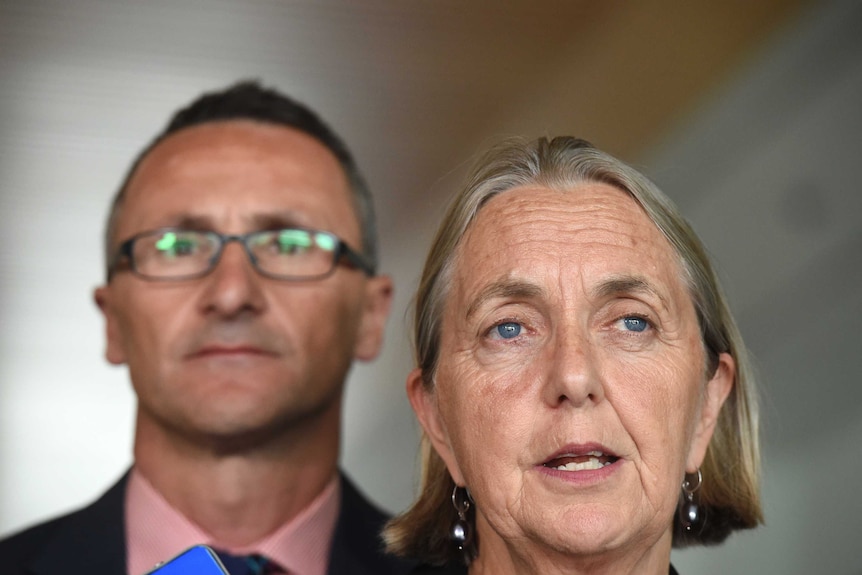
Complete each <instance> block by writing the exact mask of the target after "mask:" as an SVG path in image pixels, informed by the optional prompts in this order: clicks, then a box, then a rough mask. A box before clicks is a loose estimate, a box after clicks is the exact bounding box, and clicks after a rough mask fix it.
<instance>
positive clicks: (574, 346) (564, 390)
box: [544, 329, 605, 407]
mask: <svg viewBox="0 0 862 575" xmlns="http://www.w3.org/2000/svg"><path fill="white" fill-rule="evenodd" d="M595 351H596V350H595V349H594V347H593V344H592V343H591V342H590V340H589V337H587V336H586V335H584V334H583V333H580V330H574V329H570V330H567V331H565V332H561V333H560V334H558V336H557V337H556V338H555V341H554V342H553V343H552V348H551V353H550V354H549V356H550V365H549V368H548V370H547V375H546V378H547V381H546V382H545V388H544V395H545V401H546V402H547V403H548V405H551V406H552V407H558V406H562V405H564V404H567V403H568V404H571V405H573V406H575V407H581V406H584V405H588V404H596V403H599V402H601V401H602V400H603V399H604V396H605V391H604V383H603V381H602V379H601V376H600V371H599V369H598V368H599V366H598V364H597V357H596V355H597V354H596V353H595Z"/></svg>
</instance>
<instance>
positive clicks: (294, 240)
mask: <svg viewBox="0 0 862 575" xmlns="http://www.w3.org/2000/svg"><path fill="white" fill-rule="evenodd" d="M276 243H277V247H278V252H279V253H281V254H301V253H304V252H306V251H308V250H309V249H310V248H311V244H312V241H311V234H309V233H308V232H305V231H302V230H284V231H282V232H281V233H279V234H278V237H277V239H276Z"/></svg>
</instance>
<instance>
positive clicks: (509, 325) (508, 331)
mask: <svg viewBox="0 0 862 575" xmlns="http://www.w3.org/2000/svg"><path fill="white" fill-rule="evenodd" d="M520 333H521V324H518V323H515V322H513V321H507V322H506V323H501V324H500V325H498V326H497V334H498V335H499V336H500V337H502V338H503V339H512V338H513V337H517V336H518V335H519V334H520Z"/></svg>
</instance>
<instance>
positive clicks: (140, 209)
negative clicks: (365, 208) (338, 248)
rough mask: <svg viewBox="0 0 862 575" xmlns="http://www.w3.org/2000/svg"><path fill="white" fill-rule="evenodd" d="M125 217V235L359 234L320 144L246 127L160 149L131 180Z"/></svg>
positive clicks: (192, 132)
mask: <svg viewBox="0 0 862 575" xmlns="http://www.w3.org/2000/svg"><path fill="white" fill-rule="evenodd" d="M122 211H123V214H122V216H121V225H120V227H121V228H124V227H127V226H126V225H125V224H131V226H132V228H134V229H131V230H129V229H126V230H123V231H122V232H121V235H127V234H128V233H137V232H140V231H142V229H137V228H139V227H143V228H145V227H148V226H150V227H151V226H154V225H155V226H171V225H181V223H182V222H183V220H199V221H203V220H206V219H209V220H222V221H224V220H226V219H231V220H232V221H235V222H242V223H244V224H250V223H256V224H258V225H261V224H265V225H270V224H271V225H304V226H308V227H323V228H325V229H328V230H329V231H333V232H335V233H337V234H342V235H343V234H348V235H351V236H352V235H354V231H356V232H358V227H359V224H358V220H357V217H356V213H355V207H354V202H353V198H352V192H351V190H350V187H349V182H348V180H347V177H346V175H345V174H344V170H343V169H342V167H341V165H340V164H339V163H338V160H337V159H336V158H335V156H334V155H333V154H332V153H331V152H330V151H329V150H328V149H327V148H326V147H325V146H324V145H323V144H321V143H320V142H318V141H317V140H316V139H315V138H313V137H311V136H309V135H307V134H305V133H303V132H301V131H299V130H295V129H292V128H288V127H282V126H278V125H270V124H264V123H260V122H254V121H246V120H230V121H222V122H212V123H209V124H202V125H199V126H194V127H190V128H186V129H183V130H180V131H178V132H177V133H175V134H172V135H171V136H169V137H167V138H166V139H165V140H164V141H162V142H160V143H159V144H158V145H157V146H155V147H154V148H153V149H152V150H151V151H150V153H149V154H147V156H146V157H145V158H144V159H143V160H142V162H141V163H140V165H139V166H138V169H137V170H136V172H135V174H134V175H133V176H132V178H131V179H130V180H129V184H128V186H127V189H126V197H125V200H124V206H123V208H122ZM210 224H212V225H214V224H215V222H214V221H213V222H210ZM345 226H346V229H345ZM208 227H210V226H208ZM332 228H335V229H332Z"/></svg>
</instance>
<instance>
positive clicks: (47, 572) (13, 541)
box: [0, 474, 413, 575]
mask: <svg viewBox="0 0 862 575" xmlns="http://www.w3.org/2000/svg"><path fill="white" fill-rule="evenodd" d="M127 479H128V475H126V476H125V477H123V478H122V479H121V480H120V481H119V482H117V484H116V485H114V486H113V487H111V488H110V489H109V490H108V491H107V492H106V493H105V494H104V495H102V497H101V498H99V499H98V500H97V501H96V502H95V503H93V504H92V505H90V506H88V507H85V508H83V509H81V510H79V511H75V512H73V513H70V514H68V515H64V516H62V517H59V518H57V519H52V520H50V521H47V522H45V523H42V524H39V525H36V526H35V527H31V528H29V529H27V530H25V531H22V532H20V533H18V534H16V535H13V536H11V537H9V538H7V539H4V540H3V541H0V572H2V573H3V575H126V536H125V529H124V525H125V520H124V503H125V493H126V480H127ZM385 522H386V516H385V515H384V514H383V513H382V512H380V510H378V509H377V508H376V507H374V506H373V505H372V504H371V503H370V502H369V501H368V500H366V499H365V498H364V497H363V496H362V494H360V493H359V491H358V490H357V489H356V487H354V486H353V484H352V483H351V482H350V480H349V479H348V478H347V477H345V476H344V475H343V474H342V476H341V511H340V512H339V515H338V521H337V523H336V524H335V533H334V535H333V539H332V550H331V552H330V557H329V572H328V573H329V575H406V574H407V573H409V572H410V569H411V568H412V567H413V564H410V563H408V562H405V561H401V560H399V559H395V558H393V557H389V556H386V555H384V554H383V552H382V551H381V547H382V544H381V541H380V537H379V535H378V534H379V533H380V530H381V529H382V528H383V524H384V523H385ZM166 559H167V558H166ZM132 575H140V574H139V573H133V574H132Z"/></svg>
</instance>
